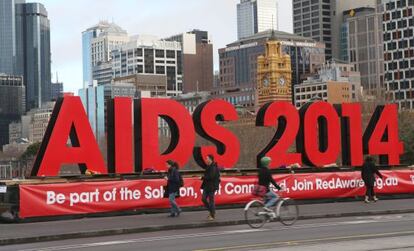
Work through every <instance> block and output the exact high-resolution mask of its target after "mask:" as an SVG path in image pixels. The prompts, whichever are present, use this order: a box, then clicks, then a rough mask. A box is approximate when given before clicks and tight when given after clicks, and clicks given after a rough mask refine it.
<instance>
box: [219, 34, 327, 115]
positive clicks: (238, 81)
mask: <svg viewBox="0 0 414 251" xmlns="http://www.w3.org/2000/svg"><path fill="white" fill-rule="evenodd" d="M273 34H274V39H275V40H276V41H279V42H280V43H281V48H282V51H283V54H288V55H289V56H290V61H291V70H292V77H291V79H292V86H294V85H296V84H299V83H301V81H302V80H305V79H306V77H307V76H308V75H310V74H311V73H314V72H315V71H316V70H317V66H319V65H321V64H323V63H324V62H325V45H324V44H323V43H319V42H316V41H314V40H313V39H310V38H305V37H300V36H297V35H293V34H290V33H287V32H281V31H274V32H273ZM271 37H272V31H271V30H268V31H265V32H260V33H258V34H255V35H254V36H251V37H247V38H244V39H240V40H238V41H236V42H234V43H231V44H228V45H227V46H226V48H221V49H219V60H220V64H219V67H220V72H219V81H218V86H217V87H216V88H214V89H213V92H212V94H213V96H214V97H215V98H221V99H225V100H227V101H229V102H230V103H233V104H235V105H240V106H243V107H246V108H248V109H249V110H251V111H254V110H256V109H257V108H258V103H257V98H256V91H257V87H258V86H257V85H258V83H257V58H258V56H260V55H263V54H265V49H266V43H267V42H268V41H269V39H270V38H271Z"/></svg>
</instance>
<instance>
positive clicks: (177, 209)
mask: <svg viewBox="0 0 414 251" xmlns="http://www.w3.org/2000/svg"><path fill="white" fill-rule="evenodd" d="M176 195H177V193H170V194H169V195H168V199H169V200H170V205H171V214H178V213H179V212H180V211H181V209H180V207H179V206H178V205H177V202H176V201H175V196H176Z"/></svg>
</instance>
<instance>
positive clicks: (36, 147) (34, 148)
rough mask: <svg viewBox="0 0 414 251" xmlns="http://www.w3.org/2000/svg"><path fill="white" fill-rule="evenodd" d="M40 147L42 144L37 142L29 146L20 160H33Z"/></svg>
mask: <svg viewBox="0 0 414 251" xmlns="http://www.w3.org/2000/svg"><path fill="white" fill-rule="evenodd" d="M40 145H41V142H36V143H33V144H31V145H30V146H28V147H27V149H26V151H24V153H23V154H22V156H20V159H22V160H26V159H31V158H33V157H34V156H36V154H37V152H38V151H39V149H40Z"/></svg>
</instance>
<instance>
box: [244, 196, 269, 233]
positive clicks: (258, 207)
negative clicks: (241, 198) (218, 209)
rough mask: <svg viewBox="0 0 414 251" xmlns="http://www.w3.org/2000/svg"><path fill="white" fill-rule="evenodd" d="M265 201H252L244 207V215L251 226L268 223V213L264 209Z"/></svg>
mask: <svg viewBox="0 0 414 251" xmlns="http://www.w3.org/2000/svg"><path fill="white" fill-rule="evenodd" d="M263 206H264V204H263V202H262V201H259V200H252V201H250V202H249V203H248V204H247V205H246V207H245V208H244V217H245V219H246V221H247V224H248V225H249V226H250V227H251V228H261V227H263V225H264V224H265V223H266V215H267V213H266V212H264V211H263Z"/></svg>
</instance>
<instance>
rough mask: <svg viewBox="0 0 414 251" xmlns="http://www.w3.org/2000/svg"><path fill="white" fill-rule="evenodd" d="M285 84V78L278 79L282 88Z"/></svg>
mask: <svg viewBox="0 0 414 251" xmlns="http://www.w3.org/2000/svg"><path fill="white" fill-rule="evenodd" d="M285 83H286V80H285V78H284V77H280V78H279V85H281V86H284V85H285Z"/></svg>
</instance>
